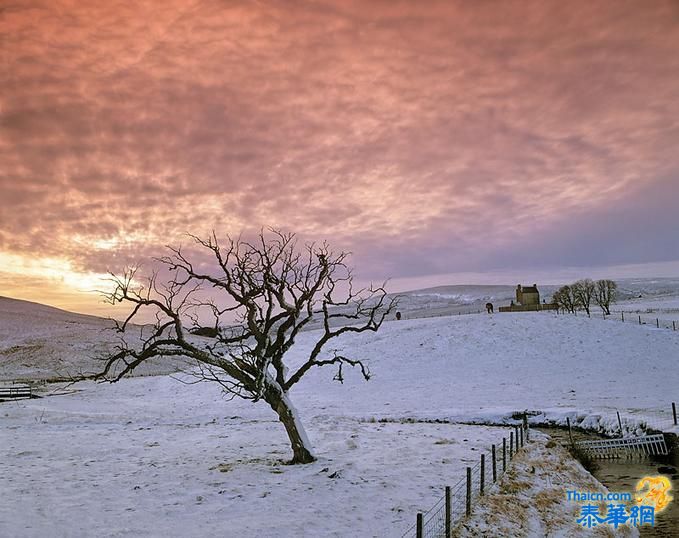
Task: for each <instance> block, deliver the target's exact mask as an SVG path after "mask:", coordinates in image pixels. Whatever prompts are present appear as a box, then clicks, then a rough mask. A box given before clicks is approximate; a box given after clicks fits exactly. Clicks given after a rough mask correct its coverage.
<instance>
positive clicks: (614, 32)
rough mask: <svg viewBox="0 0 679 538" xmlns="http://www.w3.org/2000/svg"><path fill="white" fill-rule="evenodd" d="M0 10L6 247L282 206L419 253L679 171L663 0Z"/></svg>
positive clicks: (590, 207) (501, 238)
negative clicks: (641, 0)
mask: <svg viewBox="0 0 679 538" xmlns="http://www.w3.org/2000/svg"><path fill="white" fill-rule="evenodd" d="M0 9H1V11H0V34H1V35H3V40H4V42H3V50H2V55H3V56H2V62H3V69H2V70H0V87H2V88H3V91H2V94H1V95H0V163H2V166H1V167H0V189H1V190H2V199H1V200H0V251H6V252H10V253H14V254H21V255H26V256H32V255H34V253H35V252H39V254H40V255H42V256H60V257H65V258H67V259H68V260H70V261H72V262H73V264H74V265H75V266H77V267H79V268H81V269H82V270H91V271H101V270H103V269H105V268H107V267H110V268H117V266H118V265H120V264H122V263H124V262H127V261H130V260H132V259H134V258H144V257H145V256H148V255H149V254H152V253H155V252H157V249H158V246H159V245H161V244H164V243H166V242H171V243H172V242H178V241H180V240H181V238H182V234H183V233H184V232H185V231H192V232H197V233H203V232H205V231H207V230H209V229H211V228H217V229H218V230H223V231H225V232H232V233H238V232H239V231H240V230H241V229H257V228H259V227H260V226H262V225H275V226H281V227H285V228H287V229H292V230H297V231H300V232H301V233H302V234H303V235H304V236H305V237H311V238H329V239H331V240H333V241H334V242H336V243H338V244H339V245H341V246H343V247H345V248H349V249H351V250H353V251H354V252H356V255H357V260H356V263H357V264H359V265H360V266H361V268H362V271H363V272H364V273H365V274H367V275H371V276H374V277H376V278H379V277H383V276H404V275H413V274H422V275H425V274H430V273H433V272H440V271H442V270H446V271H454V270H480V269H483V268H486V267H488V266H493V265H500V264H501V265H507V264H509V265H511V264H520V263H521V254H520V253H517V256H516V257H515V258H512V257H511V256H508V255H506V253H507V252H511V251H512V250H513V246H514V245H517V246H518V245H525V244H526V243H531V242H533V243H535V242H538V243H539V242H545V243H549V241H550V238H555V237H557V236H558V234H555V232H554V230H563V228H564V227H567V228H568V229H569V230H571V233H572V234H574V236H575V237H577V235H578V233H586V230H583V229H581V228H579V222H580V219H577V220H574V219H573V218H572V216H573V215H579V216H582V215H585V216H587V215H596V214H597V213H599V212H600V211H601V209H602V208H605V207H608V206H610V205H611V204H620V205H621V206H624V207H630V208H633V209H631V210H634V208H636V210H638V211H642V212H643V211H644V208H645V207H646V206H647V205H648V206H649V207H650V205H649V204H651V202H650V201H648V203H647V199H646V198H645V197H644V195H643V193H644V192H645V191H644V186H645V185H648V186H650V185H656V184H657V185H663V189H664V192H665V193H666V195H667V196H675V197H676V196H677V195H678V194H679V192H678V190H679V189H678V187H677V180H676V178H677V174H678V173H679V156H677V152H676V149H675V148H676V147H677V143H678V142H679V127H678V126H677V123H676V118H677V117H679V100H677V99H676V95H679V77H677V75H676V73H678V72H679V56H678V55H677V54H676V50H677V49H678V48H679V32H677V29H678V28H679V8H678V7H677V4H676V3H674V2H670V1H668V2H662V1H658V2H653V3H650V4H649V3H646V4H643V5H642V4H640V3H624V2H615V1H611V2H604V3H596V4H594V5H592V4H591V3H588V2H568V3H562V2H503V3H451V2H426V3H417V4H413V3H410V2H370V3H369V4H366V3H364V2H351V3H347V2H315V3H303V2H299V3H298V2H290V3H285V4H282V3H279V2H261V3H257V4H252V3H246V2H243V3H237V2H231V3H229V4H228V6H225V5H224V4H223V3H222V2H210V1H207V2H201V3H198V4H195V3H188V2H181V1H174V2H153V1H149V2H140V3H133V4H129V3H102V2H91V3H87V2H67V1H50V2H33V3H23V2H22V3H17V4H15V5H11V4H9V5H5V6H4V7H2V8H0ZM667 177H673V178H675V179H674V181H669V182H668V181H667V179H666V178H667ZM632 197H634V198H632ZM630 201H632V202H630ZM649 219H650V217H649ZM585 220H586V219H585ZM583 222H584V220H583ZM675 222H676V221H675ZM651 228H652V226H651ZM101 240H111V241H112V240H116V241H117V243H116V245H117V246H116V247H113V248H107V249H102V248H96V247H94V246H93V247H91V248H87V244H90V245H95V244H96V243H97V241H101ZM655 243H656V244H657V245H656V247H655V248H652V249H650V251H649V250H648V249H647V248H645V249H644V250H643V252H641V251H639V252H638V253H637V254H634V253H633V252H630V253H626V254H625V253H623V254H625V255H624V256H623V255H622V254H620V255H619V256H618V257H619V258H622V257H628V258H630V257H631V258H634V257H635V256H637V258H638V259H630V260H625V261H626V262H630V263H632V262H639V261H653V259H660V258H662V257H663V256H664V255H666V254H663V253H666V252H667V247H668V239H667V238H665V236H659V235H658V234H655ZM576 250H577V249H576ZM590 254H591V253H588V252H585V253H584V254H582V255H579V254H578V253H577V252H574V253H573V254H572V256H571V258H569V259H570V263H572V264H578V263H584V262H586V261H588V260H586V259H585V257H586V256H590ZM579 256H580V257H579ZM425 257H426V259H425ZM613 257H615V256H613ZM642 257H643V258H644V259H641V258H642ZM547 261H549V260H545V259H542V260H541V259H536V260H535V263H546V262H547Z"/></svg>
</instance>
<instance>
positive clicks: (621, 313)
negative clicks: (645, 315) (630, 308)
mask: <svg viewBox="0 0 679 538" xmlns="http://www.w3.org/2000/svg"><path fill="white" fill-rule="evenodd" d="M620 315H621V316H622V322H623V323H625V313H624V312H620Z"/></svg>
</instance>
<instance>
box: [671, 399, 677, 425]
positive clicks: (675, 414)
mask: <svg viewBox="0 0 679 538" xmlns="http://www.w3.org/2000/svg"><path fill="white" fill-rule="evenodd" d="M672 416H673V417H674V425H675V426H677V404H675V403H674V402H672Z"/></svg>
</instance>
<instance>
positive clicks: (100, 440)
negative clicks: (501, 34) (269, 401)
mask: <svg viewBox="0 0 679 538" xmlns="http://www.w3.org/2000/svg"><path fill="white" fill-rule="evenodd" d="M81 386H82V392H79V393H78V394H73V395H68V396H58V397H57V396H55V397H51V398H46V399H44V400H41V401H24V402H13V403H11V404H9V405H7V404H4V405H3V406H2V408H1V409H0V411H1V412H2V413H3V415H4V416H3V430H2V433H1V434H0V436H1V442H0V488H2V490H3V491H11V492H12V495H9V496H5V498H4V499H3V503H0V536H8V535H12V536H46V535H49V536H54V535H71V536H88V535H89V536H94V535H96V536H159V535H165V536H196V537H198V536H224V535H228V536H350V535H360V536H385V535H400V534H401V533H402V532H403V530H405V528H407V527H408V526H410V525H411V524H412V521H413V518H414V515H415V513H416V511H417V510H419V509H421V508H422V507H423V504H430V503H433V502H434V500H435V498H436V497H437V496H439V495H440V493H441V492H442V490H443V487H444V486H445V485H446V484H448V483H452V482H454V481H457V480H459V479H460V477H461V476H462V475H463V473H464V467H465V465H468V464H470V463H472V462H476V461H477V459H478V447H489V446H490V445H491V444H492V443H497V442H498V441H500V442H501V438H502V436H503V435H507V429H506V428H504V429H503V428H479V427H474V426H464V425H450V424H428V423H424V424H422V423H411V424H400V423H379V422H364V421H361V420H357V419H349V418H341V417H336V416H331V415H325V416H314V417H313V418H311V417H309V416H308V415H307V417H306V418H307V419H308V420H307V427H308V428H309V429H310V430H312V432H313V435H312V441H313V442H314V444H315V446H316V448H317V455H318V457H319V459H318V461H316V462H315V463H313V464H310V465H296V466H289V465H285V464H283V460H286V459H289V458H290V449H289V446H288V444H287V439H286V437H285V434H284V430H283V428H282V426H281V425H280V423H279V422H278V421H277V420H276V418H275V416H274V415H273V412H271V411H269V410H268V408H267V407H266V406H265V405H258V406H254V405H252V404H249V403H247V402H242V401H233V402H226V401H224V399H223V398H222V397H221V395H220V394H219V391H218V390H217V388H216V387H214V386H212V385H209V384H206V385H204V386H201V387H199V388H198V389H197V388H196V386H195V385H194V386H189V385H183V384H181V383H178V382H176V381H174V380H172V379H171V378H169V377H149V378H136V379H130V380H126V381H124V382H121V383H118V384H116V385H99V386H93V385H92V384H90V383H84V384H81Z"/></svg>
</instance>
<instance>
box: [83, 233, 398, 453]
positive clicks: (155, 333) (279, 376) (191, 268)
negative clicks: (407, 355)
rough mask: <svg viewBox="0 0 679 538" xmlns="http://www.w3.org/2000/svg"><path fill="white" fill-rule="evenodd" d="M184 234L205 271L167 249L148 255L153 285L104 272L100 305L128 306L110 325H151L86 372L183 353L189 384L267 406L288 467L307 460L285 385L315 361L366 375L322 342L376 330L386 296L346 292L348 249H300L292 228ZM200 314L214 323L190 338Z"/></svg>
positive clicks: (120, 372)
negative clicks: (292, 357)
mask: <svg viewBox="0 0 679 538" xmlns="http://www.w3.org/2000/svg"><path fill="white" fill-rule="evenodd" d="M190 237H191V238H192V239H193V241H194V242H195V244H196V245H197V247H198V249H199V250H201V251H204V252H205V251H206V252H207V253H208V255H209V258H210V259H212V262H213V266H212V267H211V268H209V269H208V268H206V267H205V264H203V263H199V260H197V259H196V258H195V256H189V255H187V254H185V252H184V251H182V249H181V247H180V248H172V247H168V249H169V251H170V254H169V255H167V256H165V257H162V258H159V259H158V260H157V261H159V262H160V264H161V266H162V267H163V269H164V270H165V271H167V273H168V275H169V276H168V277H167V278H165V279H163V282H162V283H161V282H160V280H161V279H160V278H159V276H158V273H154V274H153V275H151V276H150V277H149V278H147V279H146V280H145V283H144V284H139V283H138V281H137V274H136V273H137V271H136V269H130V270H127V271H125V272H124V274H123V275H122V276H115V275H111V276H112V277H113V278H112V282H113V284H114V289H113V291H112V292H109V293H107V294H106V297H107V299H108V301H110V302H111V303H113V304H116V303H127V304H130V305H132V307H133V309H132V312H131V313H130V314H129V315H128V316H127V318H126V319H125V320H124V321H123V322H120V323H118V324H117V329H118V331H120V332H121V333H124V332H125V331H126V330H128V329H130V328H131V327H132V323H133V322H134V321H135V320H138V319H139V314H140V312H141V311H142V310H146V309H151V310H152V311H153V312H154V313H155V319H156V322H155V324H153V325H152V327H151V328H150V332H147V334H146V335H145V336H143V337H142V341H141V344H140V345H139V346H131V345H130V344H128V343H126V341H125V340H124V339H121V343H120V344H119V346H118V347H117V348H116V350H115V353H114V354H112V355H111V356H108V357H106V362H105V366H104V369H103V371H101V372H100V373H99V374H97V376H96V378H98V379H101V380H108V381H111V382H115V381H118V380H120V379H121V378H122V377H123V376H125V375H126V374H128V373H130V372H132V371H133V370H134V369H135V368H136V367H138V366H139V365H140V364H142V363H143V362H144V361H146V360H148V359H151V358H152V357H178V356H181V357H187V358H189V359H192V360H193V361H195V364H196V367H197V370H196V374H195V375H197V376H198V379H199V380H201V381H202V380H205V381H213V382H216V383H219V384H220V385H221V387H222V388H223V390H224V391H225V392H226V393H228V394H229V395H230V396H231V397H240V398H244V399H248V400H252V401H253V402H257V401H259V400H264V401H265V402H266V403H268V404H269V406H271V408H272V409H273V410H274V412H275V413H276V414H277V415H278V417H279V419H280V421H281V422H282V423H283V425H284V427H285V430H286V432H287V435H288V438H289V440H290V444H291V446H292V451H293V459H292V463H309V462H312V461H314V456H313V451H312V447H311V446H310V443H309V441H308V439H307V437H306V434H305V431H304V427H303V425H302V422H301V420H300V417H299V416H298V414H297V412H296V411H295V408H294V406H293V405H292V402H291V400H290V397H289V391H290V389H291V388H292V387H293V386H294V385H295V384H296V383H297V382H299V381H300V379H302V377H303V376H304V375H305V374H306V373H307V372H308V371H309V370H310V369H312V368H313V367H315V366H326V365H336V366H337V368H338V372H337V375H336V376H335V379H336V380H338V381H340V382H341V381H342V380H343V373H342V367H343V366H345V365H350V366H352V367H354V366H355V367H358V368H359V369H360V372H361V374H362V375H363V377H364V378H365V379H366V380H368V379H369V378H370V372H369V370H368V368H367V366H366V365H365V364H364V363H363V362H362V361H361V360H357V359H352V358H349V357H346V356H344V355H342V354H339V353H337V352H336V351H334V352H331V353H328V352H325V346H326V344H327V343H328V342H329V341H330V340H331V339H333V338H336V337H338V336H340V335H341V334H345V333H362V332H366V331H377V330H378V329H379V328H380V326H381V324H382V322H383V321H384V319H385V317H386V316H387V315H388V314H389V313H390V312H391V311H392V310H393V309H394V307H395V306H396V303H395V300H394V299H393V298H389V297H388V296H387V293H386V291H385V289H384V286H380V287H373V286H372V285H371V286H369V287H368V288H365V289H361V290H355V289H354V287H353V277H352V272H351V270H350V269H349V268H348V267H347V265H346V263H345V262H346V259H347V256H348V254H347V253H346V252H339V253H335V252H332V251H331V250H330V248H329V246H328V245H327V244H326V243H323V244H313V243H312V244H306V245H304V246H300V245H298V243H297V241H296V239H295V236H294V234H288V233H283V232H280V231H277V230H271V231H270V232H269V233H268V234H266V233H264V232H261V233H260V234H259V235H258V237H257V240H256V241H253V242H248V241H245V240H242V239H240V238H238V239H234V238H231V237H227V239H226V241H225V243H224V246H222V245H221V244H220V243H219V242H218V240H217V237H216V235H215V234H214V232H213V233H212V235H211V236H210V237H209V238H208V239H201V238H198V237H196V236H190ZM189 258H192V260H190V259H189ZM208 290H210V291H209V293H210V298H209V299H207V300H206V299H205V297H206V296H207V295H206V292H207V291H208ZM206 317H207V318H209V319H210V320H211V322H212V323H211V324H210V325H211V326H212V327H214V329H211V331H210V332H209V333H207V334H211V335H214V338H198V337H196V336H194V335H192V334H190V331H191V330H194V331H195V330H198V331H199V332H200V329H201V328H202V327H201V323H203V322H204V320H205V318H206ZM227 317H230V318H231V323H230V324H229V325H226V324H225V322H226V321H227ZM233 319H235V322H234V321H233ZM314 319H317V320H319V321H320V324H321V330H320V331H319V333H317V337H316V340H315V343H314V345H313V348H312V349H311V351H310V353H309V354H308V356H307V357H306V359H305V360H304V361H303V362H302V363H301V364H300V365H299V366H297V367H296V369H294V370H292V371H290V370H289V369H288V367H287V366H286V364H285V360H284V359H285V357H286V354H287V353H288V351H290V349H291V348H292V347H293V345H294V344H295V339H296V337H297V336H298V334H299V332H300V331H301V330H302V329H303V328H304V327H305V326H307V325H309V324H310V323H311V322H312V321H313V320H314ZM186 327H189V329H188V330H187V328H186ZM203 334H205V333H204V331H203Z"/></svg>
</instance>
